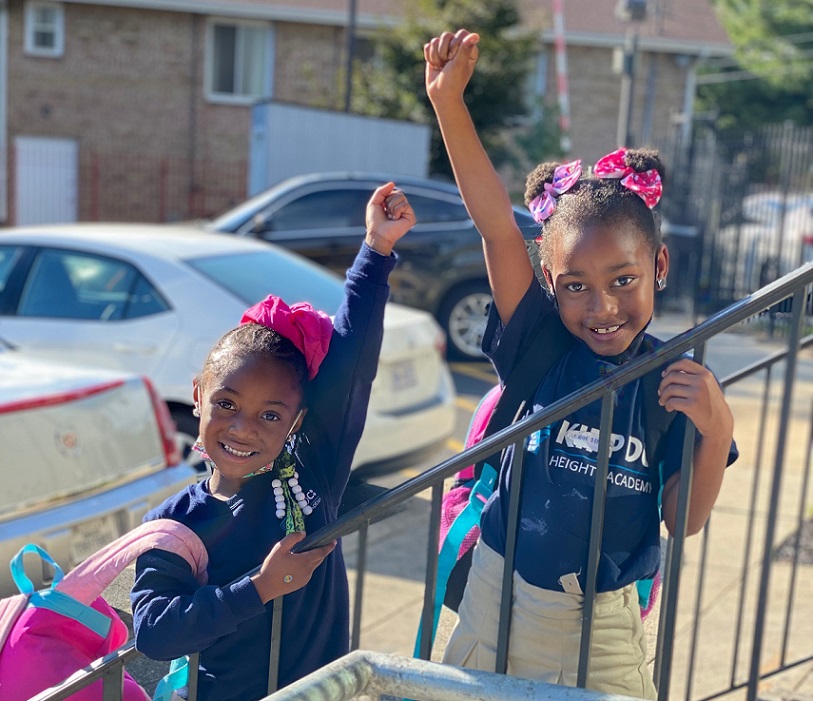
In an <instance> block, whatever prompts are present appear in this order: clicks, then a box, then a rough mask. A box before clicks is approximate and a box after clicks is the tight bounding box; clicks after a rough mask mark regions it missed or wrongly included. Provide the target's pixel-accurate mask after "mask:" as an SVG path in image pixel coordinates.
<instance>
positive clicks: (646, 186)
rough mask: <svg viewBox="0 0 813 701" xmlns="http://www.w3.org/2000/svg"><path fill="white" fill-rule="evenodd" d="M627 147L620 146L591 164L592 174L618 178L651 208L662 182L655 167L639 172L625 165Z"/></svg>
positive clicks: (659, 196)
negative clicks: (594, 163)
mask: <svg viewBox="0 0 813 701" xmlns="http://www.w3.org/2000/svg"><path fill="white" fill-rule="evenodd" d="M626 156H627V149H625V148H620V149H618V150H617V151H613V152H612V153H608V154H607V155H606V156H604V157H603V158H599V160H598V161H597V162H596V165H594V166H593V175H595V176H596V177H599V178H619V179H620V180H621V184H622V185H623V186H624V187H625V188H627V189H628V190H632V191H633V192H634V193H635V194H636V195H638V196H639V197H640V198H641V199H642V200H643V201H644V202H645V203H646V206H647V207H649V208H650V209H652V208H653V207H654V206H655V205H656V204H658V202H659V201H660V199H661V194H662V193H663V183H662V182H661V175H660V173H658V171H657V170H656V169H655V168H650V169H649V170H645V171H644V172H643V173H639V172H637V171H635V170H633V169H632V168H630V167H629V166H628V165H627V158H626Z"/></svg>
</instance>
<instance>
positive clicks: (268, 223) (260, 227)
mask: <svg viewBox="0 0 813 701" xmlns="http://www.w3.org/2000/svg"><path fill="white" fill-rule="evenodd" d="M273 230H274V226H273V220H272V219H271V217H269V216H267V215H266V214H263V213H262V212H261V213H259V214H255V215H254V217H252V219H251V228H250V229H249V232H250V233H252V234H264V233H266V232H269V231H273Z"/></svg>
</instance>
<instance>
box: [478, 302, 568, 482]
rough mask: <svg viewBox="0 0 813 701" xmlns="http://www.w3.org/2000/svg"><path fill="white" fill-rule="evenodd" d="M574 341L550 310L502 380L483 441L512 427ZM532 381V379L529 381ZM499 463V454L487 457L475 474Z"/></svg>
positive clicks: (554, 313) (531, 334)
mask: <svg viewBox="0 0 813 701" xmlns="http://www.w3.org/2000/svg"><path fill="white" fill-rule="evenodd" d="M574 343H575V340H574V338H573V336H572V335H571V334H570V332H569V331H568V330H567V329H566V328H565V325H564V324H563V323H562V319H561V318H560V316H559V312H558V311H557V310H555V309H554V310H551V311H550V312H548V313H547V314H545V316H543V317H542V319H541V320H540V321H539V323H537V324H536V326H535V327H534V330H533V331H532V332H531V333H530V334H529V336H528V338H527V339H526V340H525V342H524V344H523V346H522V348H521V349H520V351H519V360H518V361H517V363H516V365H514V367H513V369H512V370H511V372H510V373H509V375H508V377H507V378H506V380H505V384H504V387H503V391H502V394H501V395H500V398H499V400H498V401H497V405H496V406H495V407H494V412H493V413H492V414H491V418H490V419H489V421H488V426H486V430H485V432H484V433H483V438H485V437H487V436H490V435H492V434H494V433H496V432H497V431H499V430H500V429H503V428H505V427H506V426H509V425H511V423H512V422H513V421H515V420H516V418H517V412H518V411H519V409H520V407H521V406H522V405H523V403H526V404H527V402H529V401H530V400H531V399H532V398H533V395H534V393H535V392H536V388H537V387H538V386H539V383H540V382H541V381H542V378H544V377H545V375H547V374H548V371H549V370H550V369H551V368H552V367H553V366H554V365H556V363H557V362H559V360H561V359H562V358H563V357H564V355H565V353H567V351H568V350H570V348H571V347H572V346H573V344H574ZM529 378H533V379H529ZM486 462H487V463H489V464H491V465H499V464H500V455H499V453H495V454H493V455H489V456H488V457H486V458H485V459H483V460H482V461H480V462H479V463H477V464H476V465H475V468H474V474H475V476H479V474H480V470H481V469H482V465H483V463H486Z"/></svg>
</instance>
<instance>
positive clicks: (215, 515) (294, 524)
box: [131, 183, 415, 701]
mask: <svg viewBox="0 0 813 701" xmlns="http://www.w3.org/2000/svg"><path fill="white" fill-rule="evenodd" d="M414 223H415V217H414V213H413V211H412V208H411V207H410V205H409V203H408V202H407V200H406V198H405V197H404V195H403V193H402V192H400V191H398V190H395V189H394V185H393V183H388V184H386V185H383V186H382V187H380V188H378V189H377V190H376V191H375V192H374V193H373V196H372V197H371V199H370V201H369V203H368V205H367V234H366V237H365V242H364V243H363V244H362V247H361V250H360V252H359V254H358V256H357V257H356V261H355V263H354V265H353V267H352V268H351V269H350V270H349V271H348V272H347V279H346V282H345V299H344V302H343V303H342V305H341V306H340V308H339V310H338V311H337V312H336V316H335V318H334V321H333V322H331V320H330V318H329V317H328V316H327V315H326V314H325V313H323V312H318V311H316V310H314V309H313V308H312V307H311V306H310V305H308V304H306V303H298V304H293V305H291V306H290V307H289V306H288V305H287V304H285V302H283V301H282V300H281V299H279V298H278V297H273V296H269V297H268V298H267V299H265V300H264V301H262V302H260V303H259V304H257V305H255V306H253V307H251V308H250V309H248V310H247V311H246V313H245V314H244V316H243V318H242V320H241V323H240V325H239V326H237V327H236V328H234V329H232V330H231V331H229V332H228V333H226V334H225V335H224V336H223V337H222V338H221V339H220V341H218V343H217V344H216V345H215V347H214V348H213V349H212V350H211V352H210V353H209V356H208V358H207V359H206V362H205V364H204V367H203V371H202V372H201V374H200V376H199V377H198V378H197V379H196V380H195V382H194V400H195V414H196V415H197V416H199V417H200V439H199V441H198V444H197V446H196V447H197V449H198V450H199V451H200V452H201V453H202V454H203V457H204V460H205V461H206V464H207V465H208V466H209V468H210V470H211V474H210V476H209V477H208V479H205V480H203V481H201V482H199V483H198V484H196V485H193V486H190V487H188V488H187V489H185V490H184V491H182V492H180V493H179V494H177V495H175V496H174V497H171V498H170V499H168V500H167V501H166V502H164V504H162V505H161V506H159V507H157V508H156V509H154V510H153V511H151V512H150V513H149V514H147V516H146V517H145V520H150V519H156V518H171V519H175V520H177V521H180V522H181V523H183V524H185V525H186V526H188V527H189V528H191V529H192V530H193V531H195V533H197V534H198V535H199V536H200V538H201V540H202V541H203V543H204V545H205V546H206V550H207V553H208V558H209V560H208V567H207V570H206V572H207V575H208V583H207V584H206V586H202V587H201V586H199V585H198V583H197V581H196V580H195V577H194V576H193V574H192V571H191V569H190V567H189V565H187V564H186V562H185V561H184V560H182V559H181V558H179V557H177V556H175V555H173V554H172V553H168V552H165V551H161V550H153V551H150V552H149V553H147V554H145V555H142V556H141V557H139V558H138V561H137V563H136V575H135V583H134V585H133V589H132V592H131V602H132V608H133V625H134V629H135V638H136V647H137V649H138V650H140V651H141V652H143V653H144V654H145V655H146V656H147V657H151V658H153V659H158V660H171V659H175V658H178V657H181V656H183V655H187V654H190V653H194V652H199V653H200V657H199V660H200V662H199V668H198V696H197V698H198V699H199V700H200V701H215V700H216V701H227V700H228V699H235V700H237V699H239V700H240V701H252V699H261V698H264V697H265V696H266V695H267V694H268V675H269V660H270V646H271V622H272V618H273V605H272V604H271V603H270V602H272V600H273V599H275V598H277V597H280V596H285V605H284V609H283V616H282V640H281V646H280V648H279V655H280V657H279V679H278V686H280V687H282V686H285V685H287V684H290V683H291V682H292V681H294V680H296V679H299V678H300V677H303V676H305V675H306V674H308V673H310V672H313V671H314V670H316V669H318V668H320V667H322V666H324V665H325V664H327V663H328V662H331V661H332V660H335V659H336V658H338V657H340V656H341V655H344V654H346V653H347V652H348V651H349V642H350V641H349V630H350V624H349V599H348V586H347V575H346V571H345V566H344V560H343V557H342V552H341V545H340V544H336V543H333V544H331V545H328V546H325V547H323V548H318V549H314V550H311V551H308V552H304V553H300V554H293V553H291V552H290V550H291V548H292V547H293V546H294V545H295V544H296V543H298V542H299V541H301V540H302V539H303V538H304V537H305V531H310V532H313V531H316V530H318V529H319V528H321V527H323V526H324V525H326V524H328V523H330V522H331V521H333V520H334V519H335V518H336V516H337V512H338V508H339V504H340V501H341V496H342V493H343V491H344V488H345V485H346V483H347V479H348V476H349V474H350V465H351V462H352V459H353V454H354V452H355V450H356V446H357V445H358V442H359V439H360V438H361V433H362V429H363V428H364V421H365V417H366V413H367V406H368V403H369V398H370V389H371V385H372V382H373V378H374V377H375V374H376V368H377V365H378V354H379V351H380V348H381V340H382V334H383V320H384V307H385V303H386V301H387V298H388V296H389V286H388V285H387V278H388V276H389V273H390V272H391V271H392V269H393V268H394V267H395V262H396V260H397V259H396V257H395V256H394V255H392V249H393V246H394V245H395V243H396V242H397V241H398V240H399V239H400V238H401V237H402V236H403V235H404V234H405V233H406V232H407V231H408V230H409V229H410V228H411V227H412V225H413V224H414ZM258 566H259V571H258V572H257V573H256V574H254V575H252V576H248V574H247V573H249V572H251V571H253V570H254V569H256V568H257V567H258ZM180 693H181V695H182V696H183V695H184V694H185V691H184V690H181V692H180Z"/></svg>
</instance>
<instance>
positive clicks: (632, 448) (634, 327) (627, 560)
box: [424, 29, 736, 699]
mask: <svg viewBox="0 0 813 701" xmlns="http://www.w3.org/2000/svg"><path fill="white" fill-rule="evenodd" d="M478 40H479V37H478V35H477V34H471V33H469V32H467V31H466V30H463V29H461V30H459V31H458V32H456V33H455V34H452V33H449V32H446V33H444V34H442V35H441V36H439V37H435V38H434V39H432V40H431V41H430V42H429V43H428V44H426V46H425V47H424V57H425V59H426V90H427V93H428V95H429V98H430V100H431V102H432V105H433V107H434V109H435V113H436V114H437V118H438V123H439V125H440V129H441V133H442V135H443V139H444V142H445V144H446V149H447V151H448V154H449V158H450V160H451V163H452V167H453V170H454V174H455V179H456V180H457V184H458V186H459V187H460V191H461V194H462V196H463V199H464V201H465V204H466V207H467V208H468V210H469V213H470V215H471V217H472V219H473V220H474V223H475V225H476V226H477V229H478V230H479V231H480V233H481V235H482V237H483V245H484V250H485V256H486V262H487V267H488V273H489V282H490V285H491V290H492V293H493V297H494V304H493V305H492V308H491V311H490V315H489V320H488V326H487V328H486V333H485V336H484V338H483V350H484V351H485V352H486V353H487V354H488V356H489V357H490V358H491V360H492V362H493V364H494V366H495V368H496V370H497V373H498V375H499V377H500V379H501V381H502V382H504V381H505V378H507V377H508V376H509V375H511V371H512V370H513V368H514V367H515V366H516V364H517V362H518V360H519V359H520V358H521V357H522V353H521V351H522V349H523V348H524V346H525V342H526V340H527V339H528V338H529V337H530V335H531V334H532V332H533V331H534V329H535V328H536V327H537V326H538V325H539V324H540V323H542V320H543V319H544V318H545V317H546V315H548V314H556V313H558V314H559V316H560V317H561V320H562V322H563V324H564V326H565V328H566V329H567V330H568V331H569V332H570V334H571V335H572V336H573V337H574V339H575V341H576V342H575V343H574V344H573V346H572V347H571V349H570V350H568V351H567V352H566V353H565V355H564V357H563V358H562V359H561V360H560V361H559V362H557V363H556V364H555V365H554V366H553V367H552V368H551V369H550V371H548V372H547V373H546V374H545V376H544V377H543V378H542V381H541V382H540V383H539V384H538V386H537V388H536V391H535V394H534V397H533V401H532V402H531V404H532V406H530V407H529V408H528V410H527V412H526V415H527V413H528V412H531V411H538V410H540V409H543V408H544V407H546V406H548V405H550V404H551V403H553V402H555V401H556V400H558V399H561V398H562V397H565V396H567V395H568V394H571V393H573V392H575V391H576V390H578V389H580V388H581V387H583V386H585V385H588V384H590V383H591V382H594V381H596V380H598V379H599V378H600V377H602V376H603V375H605V374H606V373H608V372H611V371H612V370H613V369H614V368H616V367H617V366H619V365H621V364H622V363H625V362H627V361H629V360H631V359H633V358H635V357H638V356H639V355H641V354H642V353H645V352H647V351H649V350H651V349H653V348H655V347H657V346H658V345H659V344H660V342H659V341H658V340H657V339H655V338H653V337H652V336H649V335H648V334H647V333H646V329H647V326H648V325H649V322H650V320H651V319H652V314H653V310H654V304H655V293H656V291H657V290H662V289H663V288H664V287H665V285H666V276H667V273H668V271H669V254H668V251H667V249H666V247H665V246H664V244H663V243H662V241H661V237H660V228H659V221H658V216H657V212H656V211H655V209H654V208H655V207H656V205H657V203H658V201H659V199H660V196H661V190H662V183H661V170H662V166H661V164H660V161H659V159H658V156H657V154H656V153H655V152H653V151H647V150H637V151H633V150H627V149H619V150H618V151H615V152H613V153H611V154H608V155H607V156H605V157H604V158H602V159H600V160H599V161H598V162H597V163H596V164H595V166H594V167H593V168H592V172H589V173H588V172H587V169H583V168H582V164H581V161H573V162H572V163H566V164H556V163H545V164H542V165H540V166H539V167H538V168H536V169H535V170H534V172H533V173H531V174H530V175H529V177H528V181H527V190H526V194H525V201H526V204H527V205H528V207H529V209H530V211H531V213H532V214H533V216H534V218H535V220H536V221H537V222H538V223H539V225H540V235H541V238H540V258H541V261H542V271H543V274H544V279H545V282H546V287H547V289H544V288H543V286H542V285H540V284H539V282H538V281H537V278H536V276H535V273H534V271H533V268H532V265H531V262H530V260H529V257H528V254H527V249H526V246H525V241H524V240H523V237H522V234H521V233H520V231H519V230H518V229H517V226H516V224H515V221H514V217H513V214H512V210H511V202H510V199H509V197H508V193H507V192H506V190H505V187H504V186H503V185H502V183H501V182H500V179H499V177H498V175H497V173H496V172H495V170H494V168H493V167H492V165H491V163H490V161H489V159H488V156H487V155H486V153H485V151H484V150H483V147H482V145H481V143H480V140H479V138H478V137H477V134H476V132H475V129H474V126H473V123H472V121H471V117H470V115H469V113H468V110H467V108H466V105H465V102H464V100H463V93H464V90H465V87H466V85H467V84H468V82H469V79H470V78H471V76H472V73H473V71H474V66H475V64H476V62H477V57H478V47H477V42H478ZM535 381H538V379H537V380H535ZM658 394H659V397H660V399H659V401H660V404H661V405H662V406H664V407H665V408H666V409H667V410H668V411H678V412H681V413H682V415H683V416H681V417H679V419H682V420H675V421H673V422H672V426H671V428H670V430H669V433H668V435H667V436H666V438H665V439H664V440H666V441H667V443H666V447H667V450H666V455H667V458H666V460H665V461H664V462H663V464H662V465H648V464H647V458H646V455H647V451H646V450H644V446H645V439H646V431H645V426H644V417H643V410H644V406H645V404H644V400H643V396H642V392H641V381H640V380H638V381H635V382H632V383H630V384H628V385H626V386H624V387H622V388H620V389H619V390H618V391H617V395H616V397H617V398H616V406H615V410H614V415H613V426H612V433H613V436H612V441H611V443H612V455H611V458H610V473H609V480H608V487H607V500H606V508H605V521H604V529H603V539H602V543H601V560H600V564H599V569H598V581H597V588H598V592H599V593H598V596H597V601H596V608H595V612H596V613H595V618H594V623H593V632H592V641H591V642H592V646H591V655H590V669H589V674H588V682H587V685H588V687H589V688H592V689H597V690H600V691H604V692H609V693H615V694H624V695H627V696H633V697H636V698H649V699H652V698H655V696H656V691H655V688H654V684H653V682H652V677H651V675H650V673H649V671H648V669H647V659H646V649H645V639H644V635H643V629H642V625H641V616H640V609H639V605H638V598H637V595H636V593H635V582H636V581H637V580H639V579H648V578H650V577H652V576H654V574H655V573H656V572H657V569H658V566H659V562H660V547H659V546H660V520H661V511H660V508H659V499H658V497H659V494H660V492H661V489H662V490H663V491H662V518H663V521H664V522H665V524H666V527H667V529H668V530H669V531H670V532H672V531H673V530H674V527H675V519H676V507H677V496H678V486H679V483H680V479H681V476H680V469H679V468H680V461H679V459H678V458H677V457H676V456H678V455H679V446H680V440H681V438H682V435H683V432H682V430H683V428H684V427H685V419H686V417H688V418H689V419H691V420H692V422H693V423H694V425H695V427H696V428H697V434H698V441H697V444H696V446H695V450H694V473H693V475H694V477H693V481H692V485H691V496H690V507H689V517H688V532H689V533H696V532H697V531H699V530H700V529H701V528H702V527H703V524H704V523H705V522H706V519H707V518H708V515H709V512H710V511H711V508H712V506H713V504H714V501H715V499H716V498H717V494H718V492H719V489H720V485H721V482H722V479H723V473H724V471H725V467H726V465H727V464H729V463H730V462H732V461H733V460H734V459H735V457H736V447H735V446H734V445H733V442H732V432H733V419H732V415H731V412H730V410H729V408H728V405H727V404H726V402H725V399H724V397H723V394H722V391H721V390H720V387H719V385H718V383H717V381H716V380H715V378H714V376H713V375H712V374H711V372H709V371H708V370H707V369H706V368H705V367H703V366H701V365H699V364H697V363H695V362H693V361H691V360H689V359H681V360H679V361H677V362H675V363H672V364H671V365H670V366H669V367H668V368H667V369H666V370H665V372H664V374H663V379H662V381H661V383H660V387H659V390H658ZM599 425H600V403H599V402H594V403H593V404H591V405H588V406H586V407H584V408H582V409H578V410H577V411H575V412H574V413H573V414H571V415H570V416H568V417H566V418H565V419H562V420H561V421H559V422H556V423H554V424H552V425H550V426H548V427H546V428H545V429H544V430H542V431H540V432H538V433H537V434H535V435H534V436H531V437H529V440H528V441H527V442H526V444H525V451H526V453H525V458H524V459H525V476H524V481H523V484H522V495H521V497H520V498H521V506H520V509H521V513H520V523H519V528H518V531H519V532H518V534H517V542H516V561H515V566H514V567H515V569H514V574H513V582H514V599H513V605H512V613H511V624H510V637H509V641H508V669H507V671H508V674H511V675H516V676H520V677H526V678H531V679H538V680H542V681H547V682H551V683H557V684H567V685H571V686H575V684H576V680H577V672H578V658H579V644H580V637H581V623H582V610H583V595H582V592H583V591H584V589H585V588H586V583H585V574H586V572H587V555H588V544H589V538H590V522H591V512H592V500H593V492H594V471H595V468H596V448H597V437H598V429H599ZM674 448H677V449H676V450H675V449H674ZM653 452H654V451H653ZM505 453H506V454H505V456H504V459H503V464H502V468H501V470H500V475H499V483H498V486H497V488H496V489H495V491H494V493H493V494H492V496H491V497H490V499H489V500H488V502H487V503H486V505H485V507H484V509H483V512H482V517H481V522H480V528H481V536H480V539H479V540H478V542H477V545H476V546H475V548H474V552H473V560H472V566H471V570H470V572H469V578H468V583H467V585H466V589H465V593H464V595H463V600H462V602H461V604H460V608H459V616H460V619H459V622H458V625H457V627H456V628H455V630H454V632H453V633H452V636H451V639H450V640H449V643H448V645H447V648H446V651H445V655H444V661H445V662H448V663H451V664H454V665H458V666H465V667H472V668H477V669H482V670H486V671H494V668H495V664H496V645H497V631H498V625H499V606H500V592H501V580H502V572H503V564H504V555H505V551H506V532H507V520H508V517H507V512H508V502H509V492H510V485H511V468H510V465H511V453H512V450H511V448H509V449H508V450H506V451H505ZM659 468H660V469H659Z"/></svg>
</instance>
